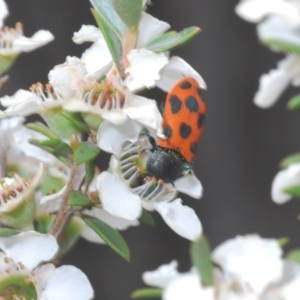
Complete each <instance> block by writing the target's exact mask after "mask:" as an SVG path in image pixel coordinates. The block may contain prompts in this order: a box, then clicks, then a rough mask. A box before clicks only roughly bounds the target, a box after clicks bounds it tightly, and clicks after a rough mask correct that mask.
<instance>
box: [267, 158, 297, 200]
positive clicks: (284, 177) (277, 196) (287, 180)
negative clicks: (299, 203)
mask: <svg viewBox="0 0 300 300" xmlns="http://www.w3.org/2000/svg"><path fill="white" fill-rule="evenodd" d="M296 185H300V163H294V164H291V165H290V166H288V167H287V168H286V169H283V170H281V171H279V172H278V173H277V174H276V176H275V178H274V180H273V183H272V188H271V196H272V199H273V201H274V202H276V203H278V204H283V203H285V202H287V201H289V200H290V199H292V196H291V195H290V194H288V193H286V192H285V191H284V190H285V189H286V188H289V187H291V186H296Z"/></svg>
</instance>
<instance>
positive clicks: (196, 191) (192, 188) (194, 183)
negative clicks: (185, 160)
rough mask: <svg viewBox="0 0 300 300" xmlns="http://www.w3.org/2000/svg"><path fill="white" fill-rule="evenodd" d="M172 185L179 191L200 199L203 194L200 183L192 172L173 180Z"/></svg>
mask: <svg viewBox="0 0 300 300" xmlns="http://www.w3.org/2000/svg"><path fill="white" fill-rule="evenodd" d="M174 185H175V187H176V189H177V190H178V191H179V192H182V193H185V194H187V195H189V196H191V197H193V198H196V199H200V198H201V197H202V195H203V188H202V184H201V182H200V181H199V179H198V178H197V177H196V176H195V175H194V174H189V175H186V176H183V177H181V178H179V179H177V180H175V182H174Z"/></svg>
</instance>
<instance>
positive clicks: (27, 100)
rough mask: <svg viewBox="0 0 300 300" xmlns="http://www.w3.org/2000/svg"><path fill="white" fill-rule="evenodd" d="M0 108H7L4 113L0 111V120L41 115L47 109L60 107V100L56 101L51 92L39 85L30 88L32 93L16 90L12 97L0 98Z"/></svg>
mask: <svg viewBox="0 0 300 300" xmlns="http://www.w3.org/2000/svg"><path fill="white" fill-rule="evenodd" d="M0 103H1V105H2V106H4V107H7V109H6V110H5V111H3V112H2V111H0V118H4V117H8V116H13V115H21V116H28V115H31V114H35V113H40V114H42V113H43V112H45V111H47V110H48V109H52V108H55V107H60V106H61V105H62V101H61V99H57V97H56V95H55V94H53V91H52V90H51V89H50V90H49V89H48V87H46V88H44V86H43V85H42V84H40V83H38V84H35V85H33V86H32V92H30V91H26V90H18V91H17V92H16V93H15V94H14V95H13V96H4V97H2V98H0Z"/></svg>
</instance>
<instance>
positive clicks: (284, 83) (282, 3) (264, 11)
mask: <svg viewBox="0 0 300 300" xmlns="http://www.w3.org/2000/svg"><path fill="white" fill-rule="evenodd" d="M236 12H237V14H238V15H239V16H240V17H242V18H244V19H246V20H247V21H250V22H260V24H259V25H258V26H257V33H258V36H259V38H260V40H261V41H263V42H265V43H269V42H272V43H273V45H274V42H277V43H279V44H280V43H281V44H286V45H290V46H292V47H298V48H299V47H300V34H299V32H300V31H299V29H300V3H299V2H298V1H288V0H242V1H240V3H239V4H238V5H237V7H236ZM271 48H272V50H275V51H277V50H278V49H279V48H277V47H276V46H271ZM299 66H300V60H299V57H298V56H297V55H294V54H288V55H287V57H286V58H285V59H283V60H282V61H280V62H279V63H278V68H277V69H275V70H271V71H270V72H269V73H268V74H265V75H263V76H262V77H261V79H260V83H259V90H258V92H257V93H256V95H255V98H254V103H255V104H256V105H258V106H259V107H261V108H268V107H270V106H272V105H273V104H274V103H275V102H276V100H277V99H278V98H279V97H280V96H281V94H282V93H283V92H284V90H285V89H286V88H287V87H288V85H289V84H293V85H295V86H299V85H300V71H299Z"/></svg>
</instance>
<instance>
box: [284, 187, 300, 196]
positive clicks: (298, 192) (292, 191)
mask: <svg viewBox="0 0 300 300" xmlns="http://www.w3.org/2000/svg"><path fill="white" fill-rule="evenodd" d="M283 191H284V192H285V193H286V194H289V195H291V196H293V197H296V198H300V185H292V186H289V187H287V188H285V189H284V190H283Z"/></svg>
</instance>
